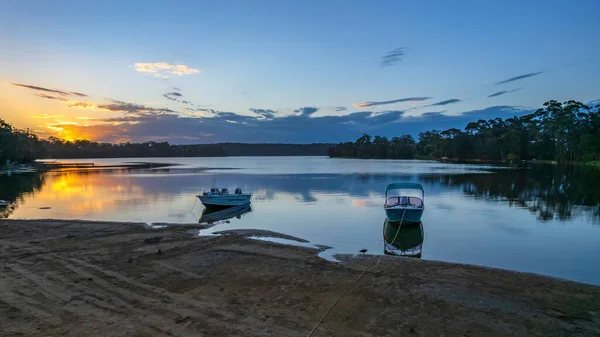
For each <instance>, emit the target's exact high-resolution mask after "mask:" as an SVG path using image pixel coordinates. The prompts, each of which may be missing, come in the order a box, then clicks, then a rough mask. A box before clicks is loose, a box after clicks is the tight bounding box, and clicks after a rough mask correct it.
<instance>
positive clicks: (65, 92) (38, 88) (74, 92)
mask: <svg viewBox="0 0 600 337" xmlns="http://www.w3.org/2000/svg"><path fill="white" fill-rule="evenodd" d="M11 85H14V86H15V87H21V88H26V89H31V90H37V91H43V92H50V93H53V94H58V95H64V96H79V97H87V95H86V94H82V93H80V92H76V91H65V90H58V89H49V88H44V87H38V86H35V85H29V84H21V83H11ZM37 96H39V97H42V98H48V97H44V96H41V95H37Z"/></svg>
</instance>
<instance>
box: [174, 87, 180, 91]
mask: <svg viewBox="0 0 600 337" xmlns="http://www.w3.org/2000/svg"><path fill="white" fill-rule="evenodd" d="M173 90H177V91H181V89H179V88H177V87H173Z"/></svg>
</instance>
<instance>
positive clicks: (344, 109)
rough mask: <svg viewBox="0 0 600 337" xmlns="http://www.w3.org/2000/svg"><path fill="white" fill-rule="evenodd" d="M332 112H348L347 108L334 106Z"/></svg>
mask: <svg viewBox="0 0 600 337" xmlns="http://www.w3.org/2000/svg"><path fill="white" fill-rule="evenodd" d="M334 110H335V111H346V110H348V108H346V107H345V106H336V107H335V109H334Z"/></svg>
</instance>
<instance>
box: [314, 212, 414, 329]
mask: <svg viewBox="0 0 600 337" xmlns="http://www.w3.org/2000/svg"><path fill="white" fill-rule="evenodd" d="M404 213H406V208H405V209H404V210H403V211H402V218H401V219H400V224H399V225H398V229H397V230H396V235H394V239H393V240H392V243H394V241H396V238H397V237H398V233H400V227H401V226H402V222H403V221H404ZM384 231H385V228H384ZM383 241H384V245H385V238H384V239H383ZM384 253H385V247H384V248H383V252H381V253H380V254H379V255H377V257H375V261H373V263H371V264H370V265H369V266H368V267H367V268H365V270H363V272H362V273H361V274H360V275H359V276H358V277H357V278H356V280H354V282H352V284H351V285H350V286H349V287H348V288H346V290H345V291H344V292H343V293H342V294H341V295H340V297H338V299H337V300H335V302H333V304H332V305H331V307H329V309H328V310H327V312H325V314H324V315H323V317H321V319H320V320H319V322H317V325H315V327H314V328H313V329H312V330H311V331H310V333H309V334H308V335H307V336H306V337H310V336H312V334H313V333H314V332H315V331H316V330H317V328H318V327H319V325H320V324H321V322H323V320H324V319H325V317H327V315H328V314H329V313H330V312H331V310H333V308H334V307H335V306H336V304H338V302H339V301H340V300H341V299H342V297H344V295H346V293H347V292H348V291H349V290H350V289H352V287H354V285H355V284H356V283H357V282H358V280H360V279H361V277H363V275H364V274H365V273H366V272H367V270H369V268H371V267H373V266H374V265H375V263H377V261H379V258H380V257H381V255H383V254H384Z"/></svg>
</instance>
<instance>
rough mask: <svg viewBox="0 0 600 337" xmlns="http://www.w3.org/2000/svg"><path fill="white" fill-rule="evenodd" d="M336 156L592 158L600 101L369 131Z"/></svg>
mask: <svg viewBox="0 0 600 337" xmlns="http://www.w3.org/2000/svg"><path fill="white" fill-rule="evenodd" d="M329 156H330V157H344V158H377V159H412V158H436V159H441V158H448V159H451V160H457V161H488V162H513V161H515V160H533V159H535V160H547V161H558V162H590V161H597V160H599V159H600V105H596V106H594V107H590V106H586V105H584V104H582V103H580V102H576V101H567V102H564V103H560V102H557V101H548V102H546V103H544V107H543V108H541V109H538V110H537V111H536V112H534V113H532V114H528V115H524V116H521V117H517V116H514V117H512V118H507V119H502V118H496V119H490V120H483V119H480V120H478V121H476V122H471V123H469V124H467V125H466V127H465V129H464V131H463V130H459V129H456V128H452V129H448V130H445V131H438V130H431V131H426V132H421V133H419V136H418V141H415V139H414V138H413V137H412V136H410V135H403V136H399V137H393V138H392V139H391V140H390V139H388V138H387V137H381V136H375V137H371V136H370V135H368V134H364V135H362V136H361V137H360V138H358V139H357V140H356V141H355V142H347V143H340V144H337V145H335V146H333V147H331V148H330V149H329Z"/></svg>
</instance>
